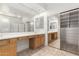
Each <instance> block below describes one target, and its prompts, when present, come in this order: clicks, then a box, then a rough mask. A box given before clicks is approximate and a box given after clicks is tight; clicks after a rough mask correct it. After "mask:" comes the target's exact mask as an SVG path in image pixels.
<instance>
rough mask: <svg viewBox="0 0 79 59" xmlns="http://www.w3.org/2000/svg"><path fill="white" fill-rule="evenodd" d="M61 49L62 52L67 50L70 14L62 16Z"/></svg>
mask: <svg viewBox="0 0 79 59" xmlns="http://www.w3.org/2000/svg"><path fill="white" fill-rule="evenodd" d="M60 23H61V24H60V25H61V26H60V39H61V40H60V42H61V43H60V49H61V50H67V49H66V48H67V45H66V44H67V43H66V37H67V34H66V33H67V32H66V29H67V28H69V13H64V14H62V15H60Z"/></svg>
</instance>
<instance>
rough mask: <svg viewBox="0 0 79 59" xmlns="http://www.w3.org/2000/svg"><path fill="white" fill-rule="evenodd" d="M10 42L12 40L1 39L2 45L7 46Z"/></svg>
mask: <svg viewBox="0 0 79 59" xmlns="http://www.w3.org/2000/svg"><path fill="white" fill-rule="evenodd" d="M9 44H10V40H0V46H5V45H9Z"/></svg>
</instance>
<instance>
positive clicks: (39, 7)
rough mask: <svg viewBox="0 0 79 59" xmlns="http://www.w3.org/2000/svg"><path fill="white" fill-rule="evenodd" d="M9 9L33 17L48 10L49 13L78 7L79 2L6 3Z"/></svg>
mask: <svg viewBox="0 0 79 59" xmlns="http://www.w3.org/2000/svg"><path fill="white" fill-rule="evenodd" d="M6 5H7V6H8V7H9V8H10V11H11V12H13V13H15V14H19V15H21V16H27V17H33V16H35V15H37V14H39V13H42V12H45V11H49V13H51V14H56V13H60V12H63V11H66V10H70V9H74V8H78V7H79V3H7V4H6Z"/></svg>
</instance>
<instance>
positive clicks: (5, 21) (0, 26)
mask: <svg viewBox="0 0 79 59" xmlns="http://www.w3.org/2000/svg"><path fill="white" fill-rule="evenodd" d="M31 27H32V28H31ZM33 27H34V25H33V22H32V23H31V22H29V23H28V22H26V23H23V21H22V18H18V17H12V16H7V15H0V33H12V32H30V31H33V29H34V28H33ZM28 30H29V31H28Z"/></svg>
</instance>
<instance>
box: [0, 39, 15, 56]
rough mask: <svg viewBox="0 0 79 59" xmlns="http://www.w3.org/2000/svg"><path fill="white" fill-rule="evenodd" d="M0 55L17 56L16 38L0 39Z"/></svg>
mask: <svg viewBox="0 0 79 59" xmlns="http://www.w3.org/2000/svg"><path fill="white" fill-rule="evenodd" d="M1 42H3V43H2V45H0V56H15V55H16V40H15V39H14V40H3V41H0V43H1Z"/></svg>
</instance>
